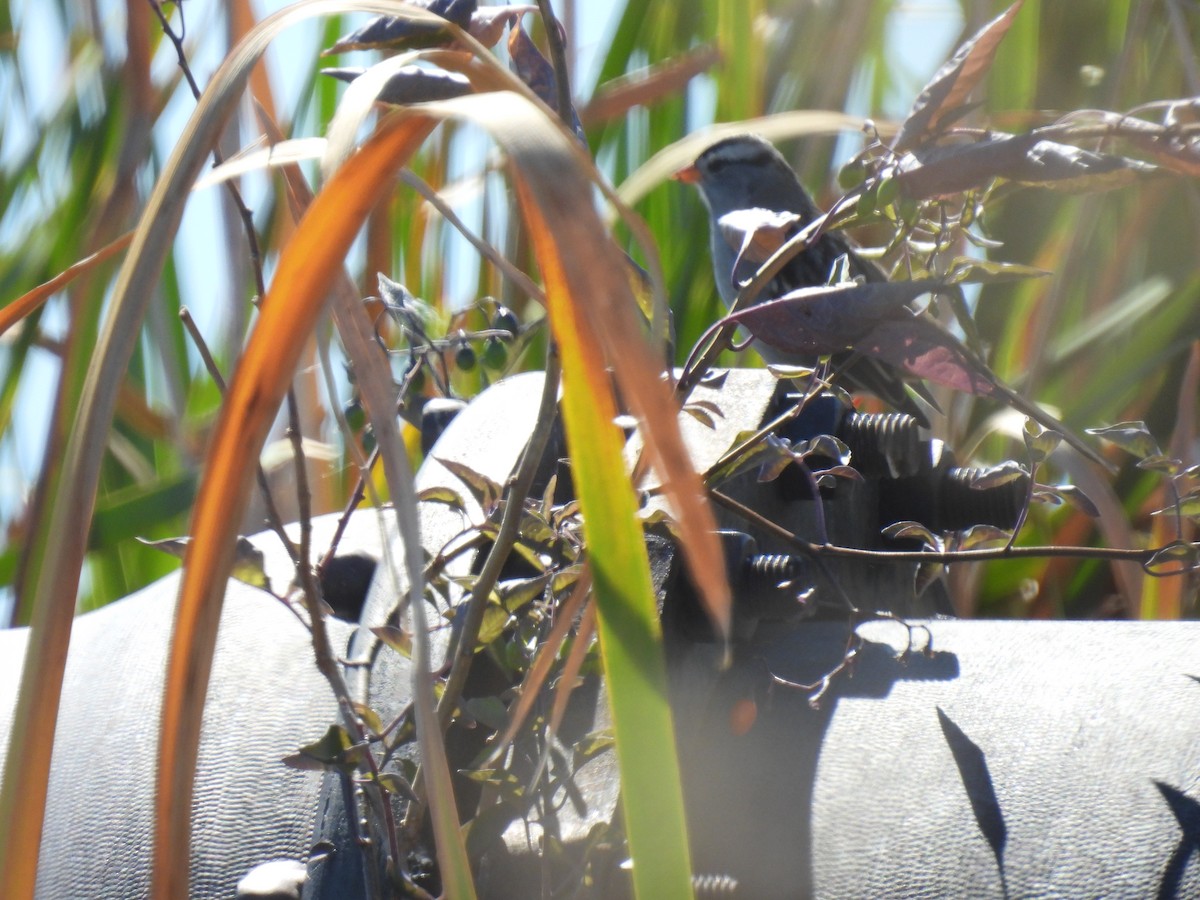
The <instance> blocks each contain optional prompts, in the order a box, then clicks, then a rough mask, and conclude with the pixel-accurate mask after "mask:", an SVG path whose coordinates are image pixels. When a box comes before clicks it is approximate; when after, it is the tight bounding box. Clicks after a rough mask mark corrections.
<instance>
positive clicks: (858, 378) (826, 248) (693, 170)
mask: <svg viewBox="0 0 1200 900" xmlns="http://www.w3.org/2000/svg"><path fill="white" fill-rule="evenodd" d="M675 178H676V180H678V181H682V182H685V183H687V184H694V185H695V186H696V187H697V188H698V189H699V191H700V196H701V197H702V198H703V200H704V205H705V206H706V207H707V208H708V213H709V226H710V237H711V243H712V260H713V274H714V277H715V278H716V282H717V291H718V292H719V293H720V295H721V299H722V300H724V301H725V305H726V306H731V305H732V304H733V301H734V299H735V298H736V297H737V294H738V289H739V285H738V284H737V278H736V277H735V271H734V270H735V265H736V263H737V261H738V256H739V254H738V248H737V246H736V242H735V241H731V236H730V234H729V231H728V229H727V228H723V227H722V222H723V220H724V222H726V223H729V222H730V221H731V220H732V219H733V218H734V217H735V216H736V215H737V214H738V213H740V212H742V211H749V210H754V211H761V212H763V213H765V212H766V211H774V212H777V213H788V214H791V218H792V219H793V221H792V229H791V230H792V233H796V232H799V231H800V230H802V229H803V228H805V227H806V226H807V225H809V223H811V222H812V221H814V220H815V219H817V218H818V217H820V216H821V215H822V212H821V209H820V208H819V207H818V206H817V204H816V203H815V202H814V201H813V198H812V197H811V196H810V195H809V193H808V191H806V190H805V189H804V186H803V185H801V184H800V179H798V178H797V177H796V173H795V172H793V171H792V168H791V166H789V165H788V164H787V160H785V159H784V158H783V155H782V154H781V153H780V152H779V151H778V150H776V149H775V148H774V147H773V146H772V145H771V144H770V143H768V142H767V141H766V140H764V139H763V138H761V137H758V136H757V135H754V134H739V135H735V136H733V137H729V138H725V139H724V140H721V141H718V142H717V143H715V144H713V145H712V146H710V147H709V148H708V149H706V150H705V151H704V152H703V153H701V154H700V155H699V156H698V157H697V158H696V161H695V162H694V163H692V165H690V166H687V167H686V168H684V169H682V170H680V171H679V172H677V173H676V174H675ZM842 257H845V259H846V265H847V267H848V274H849V275H850V277H854V278H862V279H864V280H866V281H886V280H887V278H886V276H885V275H884V273H883V272H882V271H881V270H880V268H879V267H878V266H876V265H875V264H874V263H873V262H871V261H870V260H866V259H863V258H862V257H861V256H859V255H858V254H857V253H855V252H854V250H853V249H852V248H851V246H850V243H849V242H848V241H847V240H846V238H845V237H844V236H843V235H841V234H839V233H837V232H826V233H825V234H822V235H821V237H820V238H818V240H817V241H816V242H815V243H814V244H812V245H811V246H810V247H807V248H806V249H805V250H803V251H802V252H801V253H800V254H799V255H797V256H795V257H794V258H793V259H792V260H791V261H790V262H788V264H787V265H786V266H784V267H783V269H782V270H781V271H780V272H779V273H778V274H777V275H776V276H775V277H774V279H772V281H771V282H770V284H768V285H767V287H766V288H765V289H764V290H763V291H762V293H761V294H760V295H759V298H758V299H759V300H760V301H761V300H769V299H772V298H775V297H782V296H783V295H784V294H787V293H790V292H791V291H794V290H798V289H800V288H806V287H817V286H820V285H824V284H828V283H829V281H830V277H831V275H832V274H833V271H834V267H835V266H836V265H837V263H838V260H839V259H840V258H842ZM755 268H756V267H755ZM746 274H753V269H751V270H750V271H749V272H747V273H745V274H744V275H743V276H742V277H745V275H746ZM756 349H758V350H759V352H760V354H761V355H762V356H763V358H764V359H766V360H767V361H768V362H789V363H802V364H806V365H807V364H811V363H812V362H813V361H812V360H797V359H795V358H785V356H784V355H783V354H780V353H778V352H775V351H773V350H772V348H771V347H770V346H768V345H764V344H761V343H760V344H759V345H758V347H756ZM832 366H833V370H834V371H835V372H836V373H837V376H838V379H839V381H840V382H841V383H842V384H843V385H845V386H846V387H848V388H849V389H851V390H865V391H867V392H869V393H872V394H874V395H875V396H877V397H878V398H879V399H880V400H883V401H884V402H885V403H887V404H888V405H889V406H891V407H893V408H894V409H898V410H900V411H902V412H906V413H908V414H910V415H912V416H914V417H916V418H917V420H918V421H920V422H921V423H922V424H923V425H925V426H928V425H929V421H928V419H927V417H926V415H925V412H924V410H923V409H922V408H921V406H920V405H918V404H917V403H916V402H915V401H914V400H913V398H912V396H911V395H910V394H909V392H908V391H907V390H906V389H905V382H904V380H903V379H902V378H900V377H899V375H898V374H897V373H896V372H894V371H889V369H888V367H887V366H885V365H884V364H882V363H880V362H879V361H878V360H874V359H871V358H868V357H864V356H861V355H858V354H855V353H853V352H851V351H847V352H843V353H839V354H835V355H834V356H833V358H832ZM921 393H922V396H923V398H924V399H925V400H926V402H928V403H930V404H931V405H933V406H934V408H935V409H936V404H933V401H932V398H930V397H929V396H928V394H927V393H926V392H923V391H921Z"/></svg>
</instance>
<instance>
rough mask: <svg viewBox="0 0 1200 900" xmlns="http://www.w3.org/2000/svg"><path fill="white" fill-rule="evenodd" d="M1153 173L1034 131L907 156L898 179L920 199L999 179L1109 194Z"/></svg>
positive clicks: (1151, 168)
mask: <svg viewBox="0 0 1200 900" xmlns="http://www.w3.org/2000/svg"><path fill="white" fill-rule="evenodd" d="M1154 171H1155V167H1154V166H1152V165H1150V164H1148V163H1143V162H1139V161H1137V160H1133V159H1126V158H1125V157H1123V156H1110V155H1106V154H1102V153H1093V152H1092V151H1090V150H1083V149H1080V148H1079V147H1073V146H1071V145H1070V144H1060V143H1057V142H1055V141H1048V140H1044V139H1042V138H1039V137H1038V135H1037V133H1036V132H1034V133H1031V134H1022V135H1012V134H995V133H993V134H990V135H988V136H987V137H984V138H981V139H980V140H978V141H974V142H973V143H970V144H957V145H954V146H948V147H929V148H922V149H920V150H916V151H913V152H910V153H906V154H904V155H903V156H902V157H901V158H900V161H899V162H898V163H897V164H896V167H895V173H894V176H895V179H896V181H897V183H898V184H899V185H900V190H901V191H902V192H903V193H904V195H905V196H906V197H911V198H913V199H918V200H919V199H924V198H926V197H941V196H947V195H950V194H956V193H958V192H960V191H967V190H971V189H973V188H978V187H983V186H984V185H986V184H988V183H990V182H991V181H993V180H994V179H996V178H1006V179H1008V180H1009V181H1016V182H1020V183H1021V184H1040V185H1044V186H1046V187H1051V188H1055V189H1060V190H1109V189H1111V188H1116V187H1122V186H1124V185H1126V184H1129V183H1130V182H1131V181H1133V180H1135V179H1136V178H1138V177H1139V176H1141V175H1145V174H1149V173H1151V172H1154Z"/></svg>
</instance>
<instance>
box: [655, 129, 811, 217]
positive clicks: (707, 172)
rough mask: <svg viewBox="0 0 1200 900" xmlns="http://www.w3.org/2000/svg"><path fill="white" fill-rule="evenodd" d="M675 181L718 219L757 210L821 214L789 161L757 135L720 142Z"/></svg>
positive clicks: (676, 175)
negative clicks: (691, 189) (689, 186)
mask: <svg viewBox="0 0 1200 900" xmlns="http://www.w3.org/2000/svg"><path fill="white" fill-rule="evenodd" d="M674 178H675V180H676V181H682V182H684V183H685V184H694V185H695V186H696V187H697V188H698V189H699V191H700V195H701V196H702V197H703V198H704V202H705V204H706V205H707V206H708V208H709V211H710V212H711V213H712V215H713V216H714V218H719V217H721V216H723V215H725V214H726V213H729V212H733V211H735V210H739V209H752V208H754V207H760V208H762V209H773V210H780V211H786V212H794V213H797V214H799V215H800V216H801V218H802V219H803V220H804V221H811V220H812V219H813V218H815V217H816V216H818V215H820V210H819V209H818V208H817V205H816V204H815V203H814V202H813V199H812V197H810V196H809V195H808V192H807V191H805V190H804V188H803V187H802V186H801V185H800V181H799V179H797V178H796V173H795V172H793V171H792V168H791V166H789V165H788V163H787V160H785V159H784V158H783V155H782V154H781V153H780V152H779V151H778V150H776V149H775V148H774V147H773V146H772V145H771V144H770V142H768V141H767V140H765V139H763V138H761V137H759V136H758V135H756V134H737V135H734V136H733V137H727V138H724V139H722V140H719V141H717V142H716V143H714V144H712V145H710V146H709V147H708V148H707V149H706V150H704V152H702V153H701V154H700V155H699V156H697V157H696V160H695V162H693V163H692V164H691V165H690V166H685V167H684V168H682V169H680V170H679V171H678V172H676V173H675V175H674Z"/></svg>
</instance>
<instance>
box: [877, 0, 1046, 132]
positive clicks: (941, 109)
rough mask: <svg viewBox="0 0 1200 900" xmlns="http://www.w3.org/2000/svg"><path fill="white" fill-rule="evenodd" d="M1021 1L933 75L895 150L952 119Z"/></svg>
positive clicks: (984, 69)
mask: <svg viewBox="0 0 1200 900" xmlns="http://www.w3.org/2000/svg"><path fill="white" fill-rule="evenodd" d="M1023 2H1024V0H1017V2H1016V3H1014V4H1013V5H1012V6H1010V7H1009V8H1008V9H1006V10H1005V11H1004V12H1002V13H1001V14H1000V15H998V16H997V17H996V18H994V19H992V21H990V22H988V23H987V24H986V25H984V26H983V28H981V29H980V30H979V31H978V32H977V33H976V35H975V36H974V37H973V38H971V39H970V40H969V41H967V42H966V43H965V44H963V45H962V46H961V47H959V48H958V52H957V53H955V54H954V56H953V57H952V58H951V59H950V61H949V62H948V63H946V64H945V65H944V66H942V67H941V68H940V69H938V70H937V72H935V73H934V76H933V78H931V79H930V81H929V83H928V84H927V85H926V86H925V90H923V91H921V95H920V96H919V97H917V100H916V102H915V103H914V104H913V108H912V110H910V111H909V114H908V118H907V119H906V120H905V121H904V124H903V125H902V126H900V133H899V134H897V135H896V140H895V142H894V143H893V144H892V148H893V149H895V150H902V149H904V148H907V147H911V146H914V145H915V144H917V143H918V142H919V141H920V139H921V138H923V137H925V136H926V135H928V134H936V133H937V132H938V131H939V130H941V129H942V128H943V127H944V126H945V125H946V123H947V122H948V121H949V120H950V119H953V118H955V117H956V114H957V113H958V111H959V110H961V109H962V107H964V106H965V105H966V103H967V98H968V97H969V96H970V94H971V91H973V90H974V89H975V87H976V85H978V84H979V82H980V81H982V80H983V76H984V75H986V74H987V72H988V69H990V68H991V67H992V60H993V59H995V57H996V49H997V48H998V47H999V46H1000V41H1001V40H1003V39H1004V36H1005V35H1006V34H1007V33H1008V29H1009V26H1011V25H1012V21H1013V18H1014V17H1015V16H1016V14H1017V13H1018V12H1020V9H1021V5H1022V3H1023Z"/></svg>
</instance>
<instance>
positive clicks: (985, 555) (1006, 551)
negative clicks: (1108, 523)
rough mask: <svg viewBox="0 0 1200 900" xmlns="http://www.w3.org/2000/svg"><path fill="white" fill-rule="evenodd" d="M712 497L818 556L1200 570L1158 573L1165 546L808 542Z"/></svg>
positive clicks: (877, 560)
mask: <svg viewBox="0 0 1200 900" xmlns="http://www.w3.org/2000/svg"><path fill="white" fill-rule="evenodd" d="M709 497H711V499H712V501H713V502H714V503H716V504H717V505H719V506H723V507H725V509H727V510H729V511H730V512H732V513H734V514H735V515H738V516H741V517H742V518H743V519H745V520H746V521H748V522H751V523H753V524H754V525H755V526H757V527H759V528H761V529H763V530H764V531H766V532H769V533H770V534H771V535H772V536H773V537H776V538H779V539H780V540H781V541H784V542H785V543H787V544H788V545H789V546H791V547H794V548H795V549H796V550H798V551H799V552H800V553H803V554H805V555H806V556H810V557H812V558H814V559H821V558H835V559H857V560H862V561H866V562H874V563H880V562H885V563H886V562H893V563H899V562H939V563H955V562H985V561H987V560H994V559H1046V558H1054V557H1066V558H1074V559H1111V560H1118V561H1121V562H1135V563H1137V564H1138V565H1140V566H1141V567H1142V569H1143V571H1145V572H1146V573H1147V574H1148V575H1152V576H1154V577H1155V578H1169V577H1172V576H1176V575H1185V574H1187V573H1188V572H1194V571H1197V570H1198V569H1200V566H1190V567H1187V568H1182V569H1179V570H1178V571H1172V572H1155V571H1153V570H1150V569H1147V568H1146V566H1147V564H1148V563H1150V562H1151V561H1152V560H1153V559H1154V557H1155V556H1156V555H1157V554H1159V553H1161V552H1162V551H1163V550H1165V549H1166V548H1165V547H1151V548H1149V549H1147V550H1119V549H1116V548H1113V547H1072V546H1036V547H996V548H992V549H982V550H864V549H861V548H858V547H843V546H840V545H838V544H814V543H812V542H811V541H806V540H804V539H803V538H802V537H800V536H799V535H797V534H795V533H794V532H791V531H788V530H787V529H786V528H784V527H783V526H781V525H779V524H777V523H775V522H772V521H771V520H770V519H768V518H767V517H766V516H763V515H762V514H760V513H758V512H755V511H754V510H753V509H751V508H750V507H748V506H746V505H745V504H743V503H740V502H738V501H737V500H735V499H733V498H732V497H730V496H729V495H728V494H724V493H722V492H721V491H718V490H712V491H710V492H709Z"/></svg>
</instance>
